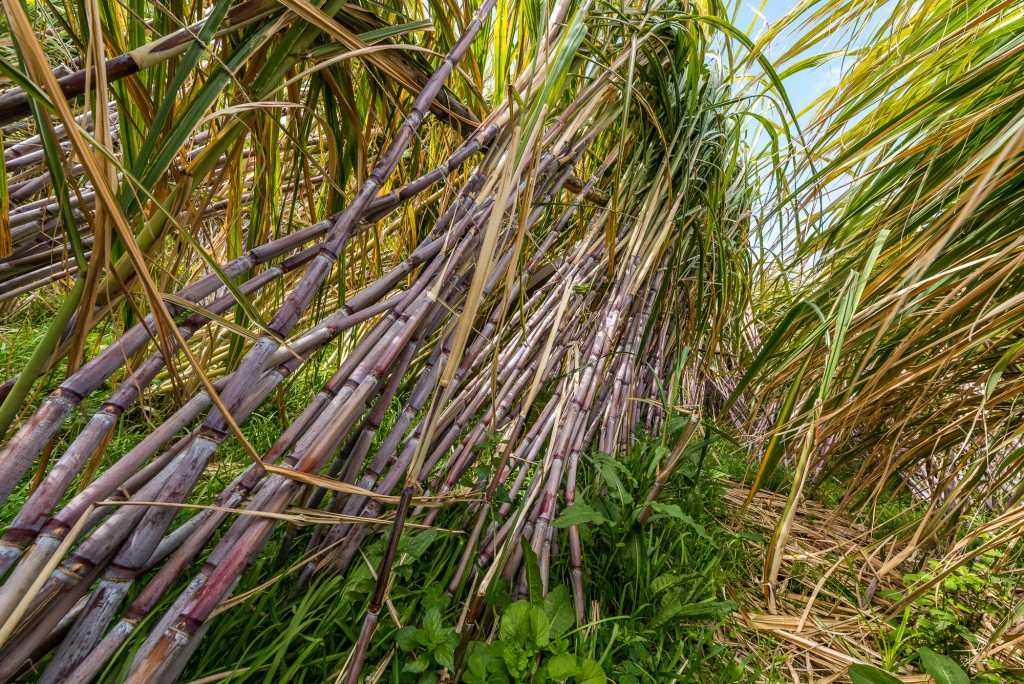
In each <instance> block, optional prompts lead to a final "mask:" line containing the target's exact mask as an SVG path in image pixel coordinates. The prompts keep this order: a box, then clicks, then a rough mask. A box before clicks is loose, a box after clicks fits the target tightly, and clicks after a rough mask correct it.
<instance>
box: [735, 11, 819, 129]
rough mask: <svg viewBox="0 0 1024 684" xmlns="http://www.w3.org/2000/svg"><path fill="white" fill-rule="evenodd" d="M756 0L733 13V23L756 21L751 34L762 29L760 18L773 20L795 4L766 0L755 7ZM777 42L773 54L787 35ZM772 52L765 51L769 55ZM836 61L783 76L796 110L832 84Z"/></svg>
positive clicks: (762, 24) (780, 49)
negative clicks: (761, 6) (762, 4)
mask: <svg viewBox="0 0 1024 684" xmlns="http://www.w3.org/2000/svg"><path fill="white" fill-rule="evenodd" d="M759 4H760V0H757V1H755V2H744V3H743V5H742V7H741V8H740V11H739V16H738V17H737V22H736V23H737V26H739V27H740V28H743V29H746V28H747V27H748V26H749V25H750V22H752V21H755V20H756V21H757V25H756V28H755V29H754V31H753V34H754V35H755V36H756V35H757V34H758V33H759V32H760V31H762V30H764V22H765V21H767V22H770V23H774V22H775V21H776V20H778V19H779V18H780V17H781V16H782V15H784V14H785V13H786V12H787V11H788V10H789V8H790V7H792V6H793V5H794V4H795V1H794V0H768V1H767V2H766V3H765V6H764V9H762V10H760V11H758V9H757V8H758V5H759ZM780 39H781V42H780V43H779V44H778V45H776V46H775V50H773V51H772V52H774V53H775V54H778V53H781V52H782V50H783V48H784V47H785V46H784V43H785V41H786V40H787V36H786V35H783V36H780ZM771 56H772V55H771V54H769V57H771ZM838 76H839V65H838V64H837V63H832V64H826V65H823V66H820V67H817V68H815V69H809V70H807V71H803V72H799V73H797V74H795V75H793V76H791V77H789V78H787V79H786V82H785V86H786V93H787V94H788V95H789V99H790V101H791V102H792V103H793V106H794V107H795V108H796V110H797V111H801V110H803V109H804V108H805V107H806V106H807V105H809V104H810V103H811V102H813V101H814V99H815V98H817V97H818V96H819V95H821V94H822V93H824V92H825V91H826V90H828V89H829V88H830V87H831V86H833V85H835V84H836V82H837V81H838Z"/></svg>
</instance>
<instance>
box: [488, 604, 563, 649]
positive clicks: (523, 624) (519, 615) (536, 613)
mask: <svg viewBox="0 0 1024 684" xmlns="http://www.w3.org/2000/svg"><path fill="white" fill-rule="evenodd" d="M550 630H551V626H550V624H548V618H547V616H546V615H545V614H544V610H543V609H542V608H539V607H537V606H535V605H533V604H531V603H529V602H528V601H516V602H515V603H513V604H512V605H510V606H509V607H508V608H506V609H505V614H504V615H502V617H501V627H500V628H499V630H498V635H499V638H500V639H501V640H502V641H504V642H505V646H506V649H507V648H508V646H510V645H516V646H520V647H522V648H524V649H525V650H526V652H528V653H536V652H538V650H539V649H541V648H543V647H544V646H547V644H548V641H549V640H550V639H549V634H550Z"/></svg>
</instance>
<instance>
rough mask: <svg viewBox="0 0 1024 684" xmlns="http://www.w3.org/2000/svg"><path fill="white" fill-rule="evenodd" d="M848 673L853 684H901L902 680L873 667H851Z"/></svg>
mask: <svg viewBox="0 0 1024 684" xmlns="http://www.w3.org/2000/svg"><path fill="white" fill-rule="evenodd" d="M846 672H847V674H849V675H850V679H851V680H853V684H901V682H900V680H898V679H896V678H895V677H893V676H892V675H891V674H889V673H888V672H886V671H885V670H880V669H878V668H877V667H874V666H873V665H851V666H850V669H849V670H847V671H846Z"/></svg>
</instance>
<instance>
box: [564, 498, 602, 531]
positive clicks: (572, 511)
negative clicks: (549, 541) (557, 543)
mask: <svg viewBox="0 0 1024 684" xmlns="http://www.w3.org/2000/svg"><path fill="white" fill-rule="evenodd" d="M609 522H610V521H609V520H608V518H606V517H605V516H604V514H603V513H601V512H600V511H597V510H595V509H594V508H593V506H590V505H588V504H585V503H583V502H577V503H574V504H572V505H571V506H566V507H565V510H563V511H562V513H561V515H559V516H558V517H557V518H555V519H554V521H553V522H552V523H551V526H552V527H556V528H558V529H565V528H566V527H572V526H573V525H583V524H585V523H595V524H598V525H606V524H608V523H609Z"/></svg>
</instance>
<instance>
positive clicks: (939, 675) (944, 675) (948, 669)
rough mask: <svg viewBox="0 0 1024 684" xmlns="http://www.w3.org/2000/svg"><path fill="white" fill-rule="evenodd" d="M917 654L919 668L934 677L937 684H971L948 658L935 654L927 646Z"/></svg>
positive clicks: (965, 674)
mask: <svg viewBox="0 0 1024 684" xmlns="http://www.w3.org/2000/svg"><path fill="white" fill-rule="evenodd" d="M917 654H918V656H919V657H920V658H921V667H923V668H924V671H925V672H927V673H928V674H930V675H931V676H932V677H934V678H935V681H936V682H938V684H971V678H970V677H968V676H967V673H966V672H964V670H963V668H962V667H960V665H959V664H958V663H957V662H956V661H955V660H953V659H952V658H950V657H949V656H944V655H942V654H941V653H936V652H935V651H933V650H932V649H930V648H928V647H927V646H923V647H921V650H919V651H918V652H917Z"/></svg>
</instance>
